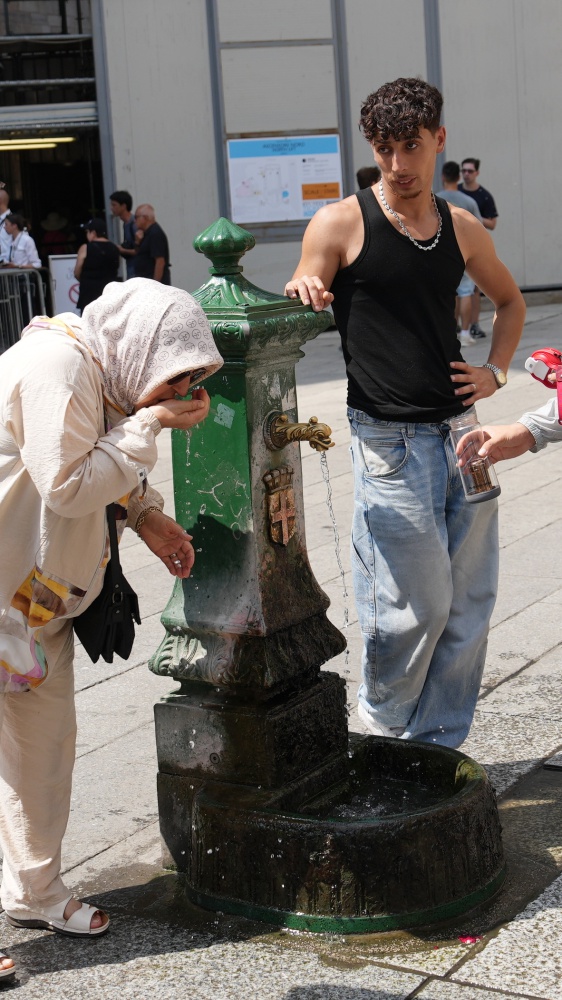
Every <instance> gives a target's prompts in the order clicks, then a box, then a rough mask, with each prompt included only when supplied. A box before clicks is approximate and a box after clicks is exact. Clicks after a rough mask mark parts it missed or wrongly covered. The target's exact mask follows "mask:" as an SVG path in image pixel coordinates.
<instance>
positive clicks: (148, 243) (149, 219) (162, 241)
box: [134, 205, 170, 285]
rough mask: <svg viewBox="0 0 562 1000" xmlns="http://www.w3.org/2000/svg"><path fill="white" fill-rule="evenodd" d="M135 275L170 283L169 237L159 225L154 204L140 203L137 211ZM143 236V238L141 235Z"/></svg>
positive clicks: (164, 283)
mask: <svg viewBox="0 0 562 1000" xmlns="http://www.w3.org/2000/svg"><path fill="white" fill-rule="evenodd" d="M135 222H136V224H137V234H136V237H135V242H136V252H135V258H134V263H135V276H136V277H137V278H153V279H154V281H161V282H162V284H163V285H169V284H170V252H169V250H168V237H167V236H166V233H165V232H164V230H163V229H162V227H161V226H159V225H158V223H157V221H156V214H155V212H154V209H153V207H152V205H139V207H138V208H137V210H136V212H135ZM141 236H142V239H139V237H141Z"/></svg>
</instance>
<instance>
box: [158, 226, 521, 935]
mask: <svg viewBox="0 0 562 1000" xmlns="http://www.w3.org/2000/svg"><path fill="white" fill-rule="evenodd" d="M194 245H195V249H196V250H197V251H198V252H201V253H205V254H206V255H207V256H208V257H209V258H210V259H211V262H212V267H211V268H210V272H211V278H210V280H209V281H208V282H207V283H206V284H205V285H203V286H202V287H201V288H199V289H198V290H197V291H196V292H195V293H194V295H195V297H196V298H197V299H198V301H199V302H200V303H201V305H202V307H203V309H204V310H205V312H206V314H207V317H208V319H209V321H210V323H211V328H212V330H213V334H214V336H215V340H216V343H217V346H218V348H219V350H220V351H221V354H222V355H223V357H224V358H225V365H224V367H223V368H222V369H221V370H220V371H219V372H218V373H217V374H216V375H214V376H213V377H212V378H211V379H209V380H208V381H207V383H206V385H207V388H208V390H209V393H210V395H211V400H212V404H211V413H210V415H209V417H208V419H207V420H206V421H205V422H204V423H203V424H201V425H199V426H198V427H196V428H194V429H193V430H192V431H191V432H189V433H187V434H186V433H185V432H178V431H175V432H173V464H174V489H175V498H176V517H177V519H178V520H179V521H180V523H181V524H183V526H184V527H185V528H187V530H188V531H189V532H190V533H191V534H192V535H193V536H194V545H195V547H196V550H197V559H196V564H195V568H194V571H193V573H192V575H191V577H190V578H189V579H188V580H184V581H181V582H180V581H176V583H175V585H174V591H173V594H172V597H171V599H170V602H169V604H168V606H167V608H166V610H165V612H164V614H163V617H162V621H163V624H164V625H165V628H166V636H165V638H164V640H163V642H162V644H161V646H160V648H159V649H158V651H157V652H156V654H155V655H154V657H153V658H152V660H151V663H150V668H151V669H152V670H153V671H154V672H155V673H159V674H166V675H168V676H171V677H173V678H175V679H176V680H178V681H179V682H180V688H179V689H178V691H177V692H176V693H174V694H172V695H170V696H168V697H167V698H164V699H163V700H162V701H161V702H160V703H158V704H157V705H156V706H155V717H156V740H157V749H158V764H159V774H158V798H159V813H160V826H161V832H162V839H163V845H164V861H165V864H167V865H169V866H174V867H176V868H177V869H178V870H180V871H183V872H185V874H186V884H187V891H188V893H189V895H190V897H191V898H192V899H194V900H195V901H196V902H198V903H200V904H201V905H203V906H207V907H208V908H211V909H220V910H223V911H228V912H236V913H243V914H246V915H248V916H252V917H257V918H259V919H263V920H268V921H270V922H273V923H278V924H286V925H289V926H296V927H308V928H310V929H315V930H339V931H342V930H346V931H363V930H376V929H388V928H390V927H399V926H411V925H413V924H416V923H428V922H430V921H434V920H436V919H441V918H443V917H445V916H448V915H452V914H453V913H457V912H463V911H464V910H466V909H468V908H470V907H471V906H473V905H475V904H476V903H477V902H479V901H480V900H482V899H484V898H486V897H488V896H489V895H491V894H492V893H493V892H495V891H496V889H497V887H498V885H499V884H500V883H501V880H502V878H503V855H502V848H501V840H500V833H499V822H498V817H497V809H496V805H495V799H494V795H493V792H492V790H491V788H490V786H489V784H488V781H487V778H486V776H485V773H484V772H483V770H482V769H481V768H480V767H479V766H478V765H477V764H475V763H474V762H473V761H470V760H469V759H468V758H466V757H463V755H461V754H459V753H456V752H455V751H452V750H447V749H445V748H441V747H428V746H425V747H424V746H422V745H421V744H415V743H405V742H402V741H399V740H384V739H379V738H377V737H355V738H353V739H352V742H351V743H349V744H348V733H347V715H346V697H345V684H344V682H343V680H342V679H341V678H340V677H339V676H338V675H337V674H333V673H328V672H326V671H321V670H320V667H321V666H322V664H323V663H325V662H326V661H328V660H329V659H330V658H331V657H332V656H335V655H336V654H337V653H339V652H341V650H342V649H343V648H344V646H345V641H344V639H343V636H342V635H341V633H340V632H339V631H338V630H337V629H336V628H335V627H334V626H333V625H332V624H331V623H330V621H329V620H328V618H327V617H326V609H327V607H328V604H329V602H328V599H327V597H326V595H325V594H324V593H323V591H322V590H321V589H320V587H319V586H318V583H317V582H316V580H315V578H314V576H313V574H312V571H311V568H310V564H309V561H308V556H307V552H306V544H305V536H304V515H303V500H302V479H301V466H300V453H299V444H298V440H299V439H307V440H310V441H311V444H312V445H313V447H316V448H318V449H323V448H327V447H329V446H330V443H331V442H330V439H329V435H330V429H329V427H327V426H326V425H325V424H319V423H318V422H317V421H316V420H315V419H314V420H310V421H309V422H308V423H306V424H304V423H303V424H298V423H297V422H296V418H297V411H296V392H295V364H296V362H297V361H298V359H299V357H301V356H302V354H301V351H300V347H301V345H302V344H303V343H304V342H305V341H307V340H309V339H311V338H312V337H315V336H316V335H317V334H318V333H320V332H321V331H322V330H324V329H326V327H327V326H328V325H329V323H330V322H331V317H330V316H329V314H327V313H314V312H313V311H312V310H311V309H310V308H309V307H304V306H302V304H301V303H300V302H299V301H298V300H297V301H290V300H288V299H286V298H284V297H282V296H278V295H274V294H272V293H269V292H265V291H263V290H261V289H258V288H256V287H255V286H254V285H252V284H250V283H249V282H248V281H246V279H245V278H244V277H243V275H242V273H241V271H242V269H241V267H240V265H239V263H238V262H239V259H240V257H241V256H242V255H243V254H244V253H245V252H246V251H247V250H249V249H250V248H251V247H253V245H254V238H253V237H252V236H251V234H249V233H247V232H246V231H245V230H243V229H240V228H239V227H238V226H235V225H233V224H232V223H231V222H229V221H228V220H226V219H220V220H219V221H218V222H217V223H215V225H213V226H211V227H210V228H209V229H207V230H206V231H205V232H204V233H202V234H201V235H200V236H199V237H198V238H197V240H196V241H195V244H194ZM381 782H382V784H381ZM385 782H386V784H387V785H388V783H389V782H394V784H396V782H402V783H405V785H414V786H415V787H416V788H417V789H418V790H420V791H421V793H422V796H421V799H422V801H421V803H420V801H418V804H417V806H416V807H415V808H414V809H413V810H412V811H411V812H409V813H407V814H405V813H404V810H403V809H402V811H401V813H400V815H399V816H397V815H396V814H395V812H394V813H393V810H392V808H390V809H386V812H385V811H384V810H383V815H378V814H376V813H374V812H373V810H372V808H369V809H367V810H364V811H363V812H362V813H360V814H358V813H357V811H355V812H354V811H353V809H352V810H351V813H350V814H349V815H347V816H346V813H345V809H344V811H343V812H342V803H346V802H352V801H354V799H355V798H356V797H357V796H359V798H361V795H362V793H363V792H364V791H365V788H367V789H373V788H374V786H375V784H377V783H378V784H377V787H378V788H379V790H380V789H383V786H384V787H386V786H385ZM380 794H381V795H382V791H381V792H380ZM424 796H425V800H424ZM418 798H419V796H418Z"/></svg>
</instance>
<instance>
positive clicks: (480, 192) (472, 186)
mask: <svg viewBox="0 0 562 1000" xmlns="http://www.w3.org/2000/svg"><path fill="white" fill-rule="evenodd" d="M479 173H480V160H477V159H476V158H475V157H474V156H468V157H467V158H466V160H463V161H462V183H461V184H459V191H463V192H464V193H465V194H468V195H470V197H471V198H474V200H475V202H476V204H477V205H478V208H479V209H480V215H481V216H482V225H483V226H484V228H485V229H490V230H492V229H495V228H496V222H497V221H498V212H497V209H496V203H495V201H494V199H493V198H492V195H491V194H490V192H489V191H486V188H483V187H482V185H481V184H479V183H478V174H479ZM479 319H480V289H479V288H475V289H474V291H473V293H472V316H471V327H470V333H471V335H472V336H473V337H485V336H486V334H485V333H484V331H483V330H482V329H481V327H480V323H479V322H478V321H479Z"/></svg>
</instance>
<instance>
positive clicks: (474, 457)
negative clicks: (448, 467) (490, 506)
mask: <svg viewBox="0 0 562 1000" xmlns="http://www.w3.org/2000/svg"><path fill="white" fill-rule="evenodd" d="M447 423H448V424H449V427H450V428H451V441H452V442H453V447H454V449H455V455H456V458H457V468H458V470H459V475H460V477H461V482H462V485H463V489H464V495H465V499H466V500H467V501H468V503H482V502H483V501H484V500H491V499H492V498H493V497H497V496H499V495H500V493H501V487H500V484H499V482H498V477H497V475H496V470H495V468H494V466H493V465H492V463H491V462H490V460H489V459H488V458H483V457H482V456H481V455H479V454H478V451H479V449H480V448H481V447H482V445H483V444H484V433H483V431H482V428H481V426H480V424H479V423H478V417H477V416H476V410H475V409H470V410H468V412H467V413H461V414H460V416H458V417H450V419H449V420H448V421H447ZM460 442H462V444H461V447H460V449H459V451H457V448H458V445H459V443H460ZM459 459H461V460H462V465H460V464H459Z"/></svg>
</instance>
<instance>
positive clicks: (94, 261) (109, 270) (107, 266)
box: [74, 219, 120, 310]
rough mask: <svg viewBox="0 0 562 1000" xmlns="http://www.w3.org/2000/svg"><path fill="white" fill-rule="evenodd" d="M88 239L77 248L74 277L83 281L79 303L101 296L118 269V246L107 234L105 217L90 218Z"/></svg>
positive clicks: (80, 307)
mask: <svg viewBox="0 0 562 1000" xmlns="http://www.w3.org/2000/svg"><path fill="white" fill-rule="evenodd" d="M84 231H85V233H86V243H83V244H82V246H81V247H79V248H78V255H77V257H76V266H75V268H74V277H75V278H78V280H79V282H80V294H79V296H78V302H77V307H78V309H80V310H84V309H85V308H86V306H88V305H89V304H90V302H93V301H94V299H97V298H99V296H100V295H101V293H102V292H103V290H104V288H105V286H106V285H107V284H109V282H110V281H115V279H116V277H117V273H118V271H119V260H120V258H119V250H118V249H117V247H116V246H115V243H111V242H110V240H108V238H107V233H106V230H105V222H104V221H103V219H90V221H89V222H87V223H86V225H85V226H84Z"/></svg>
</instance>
